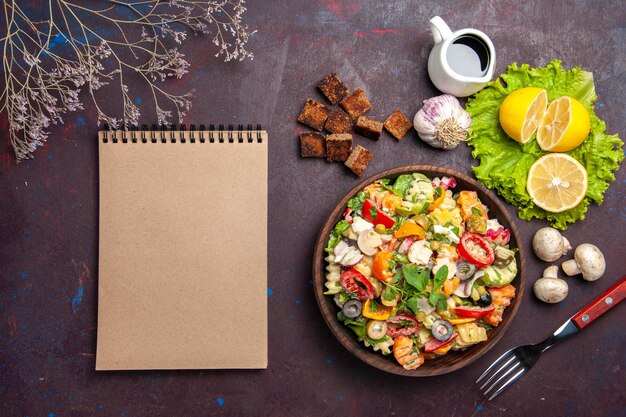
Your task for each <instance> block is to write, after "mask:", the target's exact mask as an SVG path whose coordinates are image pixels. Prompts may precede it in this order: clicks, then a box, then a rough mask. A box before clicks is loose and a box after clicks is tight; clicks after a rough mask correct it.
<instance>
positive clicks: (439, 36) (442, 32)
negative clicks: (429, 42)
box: [430, 16, 452, 44]
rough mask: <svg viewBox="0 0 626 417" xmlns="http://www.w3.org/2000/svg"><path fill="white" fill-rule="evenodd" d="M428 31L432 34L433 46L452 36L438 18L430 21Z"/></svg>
mask: <svg viewBox="0 0 626 417" xmlns="http://www.w3.org/2000/svg"><path fill="white" fill-rule="evenodd" d="M430 31H431V32H432V34H433V39H434V41H435V44H438V43H440V42H443V41H445V40H446V39H448V38H449V37H451V36H452V31H451V30H450V28H449V27H448V25H447V24H446V22H444V21H443V19H442V18H441V17H439V16H435V17H433V18H432V19H430Z"/></svg>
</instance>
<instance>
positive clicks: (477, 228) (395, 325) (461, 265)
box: [325, 173, 517, 369]
mask: <svg viewBox="0 0 626 417" xmlns="http://www.w3.org/2000/svg"><path fill="white" fill-rule="evenodd" d="M455 187H456V181H455V179H454V178H449V177H443V178H434V179H432V180H431V179H429V178H428V177H426V176H425V175H423V174H421V173H413V174H405V175H400V176H398V177H397V178H396V179H395V180H393V179H381V180H379V181H376V182H374V183H372V184H370V185H368V186H367V187H365V188H364V189H363V190H362V191H360V192H359V193H357V195H356V196H355V197H353V198H352V199H351V200H350V201H348V204H347V207H346V210H345V212H344V215H343V219H342V220H341V221H339V222H338V223H337V224H336V225H335V228H334V229H333V231H332V232H331V235H330V237H329V240H328V245H327V247H326V252H327V256H326V261H327V262H328V265H327V267H326V271H327V273H326V284H325V286H326V289H327V291H326V292H325V294H327V295H329V296H333V297H334V301H335V304H336V305H337V306H338V308H339V309H340V311H339V312H338V314H337V317H338V319H339V320H340V321H342V322H343V323H344V324H345V325H346V326H348V327H349V328H351V329H352V330H353V331H354V333H355V334H356V336H357V338H358V339H359V341H362V342H363V343H364V344H365V345H366V346H369V347H371V348H373V349H374V350H375V351H380V352H381V353H382V354H383V355H390V354H392V353H393V356H394V357H395V359H396V361H397V362H398V363H399V364H400V365H402V366H403V367H404V368H405V369H416V368H417V367H419V366H420V365H422V364H423V363H424V361H425V360H431V359H435V358H437V357H438V356H441V355H445V354H447V353H448V352H449V351H451V350H461V349H465V348H467V347H469V346H472V345H475V344H477V343H481V342H484V341H486V340H487V339H488V337H489V336H488V330H489V329H491V328H493V327H495V326H498V324H499V323H500V322H501V321H502V313H503V312H504V309H505V308H506V307H507V306H508V305H510V303H511V300H512V299H513V298H514V297H515V288H514V287H513V286H512V285H511V284H510V283H511V282H512V281H513V279H514V278H515V276H516V275H517V261H516V257H515V252H516V250H515V249H512V248H510V247H509V239H510V232H509V230H507V229H505V228H504V227H503V226H502V225H500V223H499V222H498V220H497V219H494V218H489V213H488V210H487V208H486V207H485V206H484V205H483V204H482V203H481V201H480V200H479V199H478V196H477V194H476V192H474V191H467V190H456V189H455Z"/></svg>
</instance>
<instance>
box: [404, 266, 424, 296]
mask: <svg viewBox="0 0 626 417" xmlns="http://www.w3.org/2000/svg"><path fill="white" fill-rule="evenodd" d="M402 273H403V274H404V279H405V280H406V282H407V283H409V284H410V285H411V286H412V287H413V288H415V289H416V290H417V291H418V292H422V291H424V289H425V288H426V286H427V285H428V278H429V276H430V270H428V269H426V268H420V267H418V266H417V265H413V264H411V265H404V266H403V267H402Z"/></svg>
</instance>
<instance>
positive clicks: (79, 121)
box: [76, 116, 87, 126]
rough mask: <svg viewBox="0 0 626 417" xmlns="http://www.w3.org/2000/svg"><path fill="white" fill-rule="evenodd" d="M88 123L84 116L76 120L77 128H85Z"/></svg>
mask: <svg viewBox="0 0 626 417" xmlns="http://www.w3.org/2000/svg"><path fill="white" fill-rule="evenodd" d="M86 124H87V123H86V122H85V119H83V118H82V116H78V117H77V118H76V126H85V125H86Z"/></svg>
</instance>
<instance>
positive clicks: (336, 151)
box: [326, 133, 352, 162]
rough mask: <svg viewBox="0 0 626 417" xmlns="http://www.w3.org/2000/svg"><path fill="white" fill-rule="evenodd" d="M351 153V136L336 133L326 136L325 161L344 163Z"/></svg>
mask: <svg viewBox="0 0 626 417" xmlns="http://www.w3.org/2000/svg"><path fill="white" fill-rule="evenodd" d="M350 152H352V135H350V134H347V133H338V134H335V135H328V136H326V160H327V161H328V162H344V161H345V160H346V159H348V157H349V156H350Z"/></svg>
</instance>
